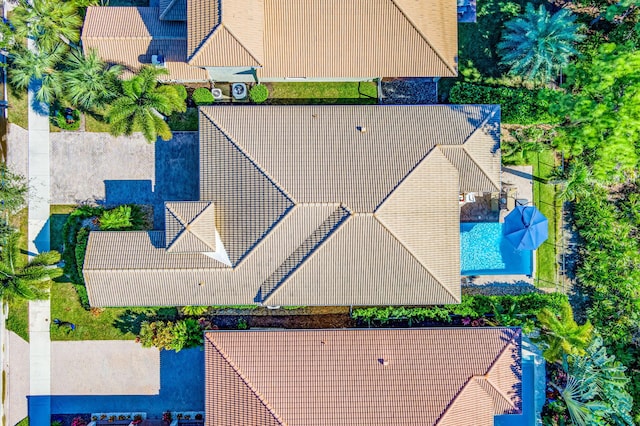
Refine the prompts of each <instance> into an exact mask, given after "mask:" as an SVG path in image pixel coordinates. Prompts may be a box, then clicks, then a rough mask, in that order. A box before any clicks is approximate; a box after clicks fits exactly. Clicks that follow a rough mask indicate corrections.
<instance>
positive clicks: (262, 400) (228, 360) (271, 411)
mask: <svg viewBox="0 0 640 426" xmlns="http://www.w3.org/2000/svg"><path fill="white" fill-rule="evenodd" d="M206 339H207V340H208V341H209V343H210V344H211V346H212V347H213V348H214V349H215V350H216V352H218V353H219V354H220V356H221V357H222V359H223V360H224V361H225V362H226V363H227V364H228V365H229V367H231V369H232V370H233V372H234V373H236V375H237V376H238V377H239V378H240V380H242V382H243V383H244V384H245V385H246V386H247V387H248V388H249V390H250V391H251V393H253V394H254V395H255V396H256V398H258V401H260V403H261V404H262V405H263V406H264V407H265V408H266V409H267V411H268V412H269V414H271V415H272V416H273V418H274V419H275V420H276V421H277V422H278V423H279V424H281V425H286V423H285V422H284V421H283V420H282V419H281V418H280V416H279V415H278V414H277V413H276V411H275V410H274V409H273V408H272V407H271V405H270V404H269V402H268V401H267V399H266V398H265V397H264V396H263V395H262V394H261V393H260V392H258V390H257V389H256V388H255V387H254V386H253V385H252V384H251V382H249V380H248V378H247V377H246V376H245V375H244V374H243V373H242V370H240V367H238V366H237V365H236V364H235V363H234V362H233V361H232V360H231V357H230V356H229V355H227V353H226V352H224V351H223V350H222V348H220V347H218V345H217V344H216V343H215V342H214V340H213V339H212V338H211V337H209V336H207V337H206Z"/></svg>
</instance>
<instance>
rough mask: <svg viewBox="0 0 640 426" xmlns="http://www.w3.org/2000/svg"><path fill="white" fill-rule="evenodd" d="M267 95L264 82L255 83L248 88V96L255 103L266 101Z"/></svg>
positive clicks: (267, 91)
mask: <svg viewBox="0 0 640 426" xmlns="http://www.w3.org/2000/svg"><path fill="white" fill-rule="evenodd" d="M268 97H269V89H267V86H265V85H264V84H256V85H255V86H253V87H252V88H251V90H249V98H250V99H251V100H252V101H253V102H255V103H257V104H260V103H262V102H264V101H266V100H267V98H268Z"/></svg>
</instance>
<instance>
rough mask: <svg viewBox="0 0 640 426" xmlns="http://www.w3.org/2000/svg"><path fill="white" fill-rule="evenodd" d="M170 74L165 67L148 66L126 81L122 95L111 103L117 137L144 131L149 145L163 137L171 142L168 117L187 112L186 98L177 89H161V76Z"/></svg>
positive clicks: (110, 115) (109, 118) (111, 119)
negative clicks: (159, 82)
mask: <svg viewBox="0 0 640 426" xmlns="http://www.w3.org/2000/svg"><path fill="white" fill-rule="evenodd" d="M165 74H168V72H167V71H166V70H165V69H164V68H156V67H150V66H146V67H143V68H142V69H141V70H140V72H139V73H138V74H137V75H135V76H134V77H132V78H131V79H129V80H125V81H123V82H122V95H121V96H120V97H119V98H118V99H116V101H115V102H113V103H112V104H111V107H110V108H109V110H108V111H107V121H108V122H109V124H110V125H111V134H112V135H114V136H119V135H123V134H124V135H130V134H131V133H133V132H142V134H143V135H144V137H145V138H146V139H147V141H149V142H155V141H156V139H158V136H160V137H161V138H162V139H163V140H165V141H166V140H169V139H171V136H172V135H171V129H169V126H168V125H167V123H166V121H165V116H168V115H170V114H171V113H173V112H184V111H186V109H187V106H186V103H185V99H184V97H183V96H182V95H181V94H180V93H179V92H178V91H177V90H176V89H175V88H174V87H173V86H168V85H160V86H158V77H159V76H161V75H165Z"/></svg>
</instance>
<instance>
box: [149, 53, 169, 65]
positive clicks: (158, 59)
mask: <svg viewBox="0 0 640 426" xmlns="http://www.w3.org/2000/svg"><path fill="white" fill-rule="evenodd" d="M151 65H153V66H156V67H161V68H164V67H166V64H165V62H164V56H163V55H151Z"/></svg>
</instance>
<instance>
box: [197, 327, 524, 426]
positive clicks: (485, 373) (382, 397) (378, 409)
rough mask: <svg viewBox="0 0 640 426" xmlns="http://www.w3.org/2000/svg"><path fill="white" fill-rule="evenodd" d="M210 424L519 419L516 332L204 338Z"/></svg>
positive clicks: (223, 334)
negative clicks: (515, 415) (508, 417)
mask: <svg viewBox="0 0 640 426" xmlns="http://www.w3.org/2000/svg"><path fill="white" fill-rule="evenodd" d="M204 347H205V380H206V381H205V410H206V416H205V418H206V424H207V425H216V426H224V425H229V426H235V425H274V426H277V425H288V426H325V425H354V426H358V425H366V426H376V425H384V426H387V425H391V424H397V425H421V426H428V425H438V426H448V425H452V426H453V425H456V426H458V425H471V424H473V425H475V426H491V425H493V424H494V416H496V415H500V414H520V413H521V412H522V397H521V395H522V382H521V380H522V370H521V332H520V330H519V329H510V328H441V329H437V328H429V329H360V330H354V329H351V330H338V329H334V330H287V331H242V332H238V331H213V332H206V333H205V343H204Z"/></svg>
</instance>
